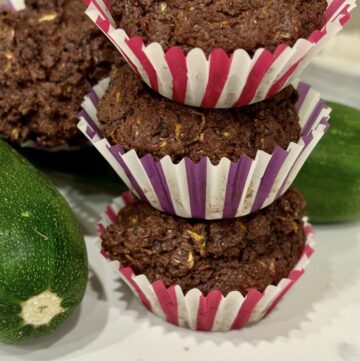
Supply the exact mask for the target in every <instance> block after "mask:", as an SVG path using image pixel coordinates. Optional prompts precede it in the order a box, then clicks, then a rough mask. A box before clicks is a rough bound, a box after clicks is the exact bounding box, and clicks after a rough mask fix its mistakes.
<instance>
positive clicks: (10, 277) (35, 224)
mask: <svg viewBox="0 0 360 361" xmlns="http://www.w3.org/2000/svg"><path fill="white" fill-rule="evenodd" d="M87 275H88V265H87V253H86V247H85V242H84V238H83V235H82V233H81V231H80V228H79V225H78V223H77V221H76V219H75V218H74V215H73V213H72V211H71V210H70V208H69V206H68V205H67V203H66V201H65V200H64V198H63V197H62V196H61V195H60V193H59V192H58V191H57V190H56V189H55V188H54V186H53V185H52V184H51V183H50V182H49V181H48V180H47V179H46V178H45V177H44V176H43V175H42V174H40V172H39V171H37V170H36V169H35V168H34V167H33V166H32V165H31V164H30V163H29V162H28V161H27V160H25V159H24V158H22V157H21V156H20V155H19V154H18V153H16V152H15V151H14V150H13V149H12V148H10V147H9V146H8V145H7V144H6V143H5V142H3V141H1V140H0V340H1V341H3V342H8V343H17V342H21V341H25V340H28V339H31V338H33V337H36V336H40V335H43V334H47V333H50V332H51V331H52V330H54V329H55V328H56V327H57V326H58V325H59V324H60V323H61V322H63V321H64V320H65V319H66V318H67V317H68V316H69V315H70V314H71V313H72V311H73V310H74V309H75V307H76V306H78V305H79V303H80V302H81V300H82V298H83V295H84V292H85V289H86V284H87Z"/></svg>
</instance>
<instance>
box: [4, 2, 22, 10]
mask: <svg viewBox="0 0 360 361" xmlns="http://www.w3.org/2000/svg"><path fill="white" fill-rule="evenodd" d="M25 8H26V5H25V0H4V1H0V9H5V10H8V11H19V10H23V9H25Z"/></svg>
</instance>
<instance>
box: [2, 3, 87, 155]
mask: <svg viewBox="0 0 360 361" xmlns="http://www.w3.org/2000/svg"><path fill="white" fill-rule="evenodd" d="M25 8H26V4H25V0H5V1H3V2H0V10H7V11H20V10H24V9H25ZM0 138H2V139H6V138H5V137H3V136H1V135H0ZM20 146H21V147H24V148H35V149H38V150H42V151H48V152H62V151H74V150H79V149H83V148H85V147H88V146H89V144H88V143H87V142H85V141H79V142H76V144H68V143H65V144H62V145H59V146H56V147H53V148H44V147H42V146H40V145H39V144H38V143H36V142H34V141H33V140H28V141H26V142H21V143H20Z"/></svg>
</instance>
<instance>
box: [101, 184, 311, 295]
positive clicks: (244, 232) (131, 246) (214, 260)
mask: <svg viewBox="0 0 360 361" xmlns="http://www.w3.org/2000/svg"><path fill="white" fill-rule="evenodd" d="M304 206H305V202H304V199H303V197H302V196H301V195H300V194H299V193H298V192H297V191H294V190H290V191H288V192H287V193H286V194H285V195H283V196H282V197H281V198H279V199H278V200H277V201H275V202H274V203H273V204H272V205H270V206H269V207H268V208H265V209H263V210H261V211H258V212H256V213H253V214H251V215H249V216H246V217H242V218H237V219H233V220H220V221H199V220H195V219H182V218H177V217H173V216H170V215H167V214H165V213H161V212H159V211H157V210H155V209H153V208H151V207H150V206H148V205H146V204H144V203H141V202H137V203H133V204H131V205H128V206H127V207H125V208H123V209H122V210H121V211H120V213H119V214H118V216H117V219H116V223H114V224H112V225H110V226H109V227H108V228H107V230H106V232H105V233H104V234H103V236H102V246H103V249H104V250H105V251H106V252H107V253H108V255H109V257H110V259H111V260H118V261H120V263H121V264H122V266H125V267H131V268H132V269H133V270H134V272H135V273H136V274H137V275H139V274H145V275H146V276H147V277H148V279H149V280H150V281H151V282H154V281H156V280H162V281H164V283H165V284H166V285H167V286H171V285H175V284H177V285H180V286H181V288H182V289H183V291H184V292H187V291H189V290H190V289H192V288H198V289H199V290H201V291H202V292H203V293H204V294H207V293H209V292H210V291H211V290H219V291H221V292H222V293H223V294H224V295H226V294H228V293H229V292H231V291H240V292H241V293H242V294H243V295H246V293H247V292H248V290H249V289H252V288H254V289H257V290H259V291H264V290H265V288H266V287H267V286H268V285H271V284H273V285H276V284H277V283H278V282H279V281H280V280H281V279H282V278H284V277H287V276H288V275H289V273H290V272H291V270H292V269H293V268H294V266H295V265H296V263H297V262H298V260H299V258H300V256H301V253H302V251H303V249H304V246H305V243H306V236H305V232H304V229H303V215H304Z"/></svg>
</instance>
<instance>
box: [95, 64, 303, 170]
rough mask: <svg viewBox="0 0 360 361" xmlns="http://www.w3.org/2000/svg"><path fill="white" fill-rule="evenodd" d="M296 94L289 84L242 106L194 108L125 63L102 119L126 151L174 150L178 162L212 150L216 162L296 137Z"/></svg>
mask: <svg viewBox="0 0 360 361" xmlns="http://www.w3.org/2000/svg"><path fill="white" fill-rule="evenodd" d="M296 100H297V93H296V91H295V90H294V88H293V87H292V86H289V87H287V88H285V89H284V90H283V91H282V92H280V93H279V94H277V95H276V96H275V97H273V98H272V99H270V100H267V101H264V102H261V103H256V104H253V105H249V106H246V107H242V108H238V109H229V110H222V109H198V108H190V107H187V106H184V105H181V104H177V103H174V102H172V101H170V100H168V99H166V98H163V97H161V96H160V95H158V94H157V93H155V92H154V91H152V90H151V89H149V88H148V87H147V85H146V84H145V83H143V82H142V81H141V80H140V79H139V78H138V77H137V76H136V74H135V73H134V72H133V71H132V69H131V68H130V67H129V66H128V65H126V64H124V65H118V66H117V67H115V68H114V70H113V71H112V74H111V83H110V86H109V88H108V89H107V91H106V94H105V95H104V97H103V98H102V99H101V100H100V102H99V104H98V119H99V121H100V124H101V129H102V132H103V133H104V135H105V136H106V137H107V138H108V140H109V141H110V142H111V143H112V144H120V145H121V146H122V147H123V149H124V151H128V150H131V149H135V150H136V151H137V153H138V155H139V156H143V155H145V154H148V153H150V154H152V155H153V156H154V157H155V158H156V159H157V160H159V159H161V158H162V157H164V156H166V155H169V156H170V157H171V159H172V160H173V161H174V162H179V161H181V159H183V158H184V157H189V158H190V159H192V160H193V161H194V162H198V161H199V160H200V159H201V158H203V157H205V156H208V157H209V158H210V160H211V161H212V162H213V163H214V164H217V163H218V162H219V161H220V159H221V158H222V157H227V158H229V159H231V160H232V161H238V160H239V158H240V157H241V156H242V155H247V156H249V157H251V158H254V157H255V155H256V152H257V151H258V150H263V151H265V152H268V153H271V152H272V151H273V150H274V148H275V147H276V146H280V147H282V148H287V147H288V145H289V143H290V142H297V141H298V140H299V137H300V131H301V129H300V125H299V117H298V114H297V111H296V109H295V103H296Z"/></svg>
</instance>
